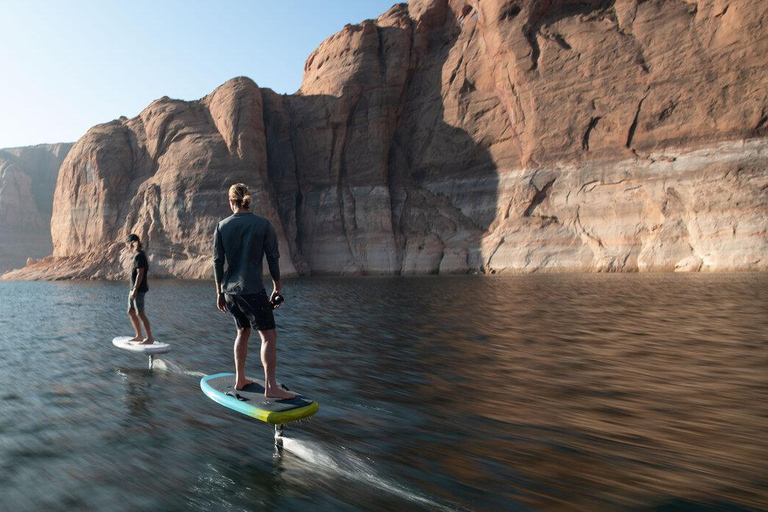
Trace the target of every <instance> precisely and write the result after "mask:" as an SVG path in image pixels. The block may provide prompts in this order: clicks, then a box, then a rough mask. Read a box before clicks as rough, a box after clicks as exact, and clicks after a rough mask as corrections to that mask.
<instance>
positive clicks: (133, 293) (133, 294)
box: [131, 289, 139, 300]
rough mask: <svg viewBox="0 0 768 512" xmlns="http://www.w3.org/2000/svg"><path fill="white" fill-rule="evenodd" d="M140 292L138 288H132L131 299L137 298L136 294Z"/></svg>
mask: <svg viewBox="0 0 768 512" xmlns="http://www.w3.org/2000/svg"><path fill="white" fill-rule="evenodd" d="M138 294H139V291H138V290H136V289H133V290H131V300H136V295H138Z"/></svg>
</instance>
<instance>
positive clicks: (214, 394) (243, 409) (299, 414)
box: [200, 373, 320, 425]
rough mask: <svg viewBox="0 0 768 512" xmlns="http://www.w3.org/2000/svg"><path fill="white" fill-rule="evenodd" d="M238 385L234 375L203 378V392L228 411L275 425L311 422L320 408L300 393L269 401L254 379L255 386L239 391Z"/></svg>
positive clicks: (216, 375)
mask: <svg viewBox="0 0 768 512" xmlns="http://www.w3.org/2000/svg"><path fill="white" fill-rule="evenodd" d="M234 383H235V374H234V373H217V374H215V375H207V376H205V377H203V378H202V379H201V380H200V389H202V390H203V393H205V395H206V396H207V397H208V398H210V399H211V400H213V401H214V402H216V403H218V404H221V405H223V406H224V407H228V408H230V409H232V410H234V411H237V412H239V413H241V414H245V415H246V416H250V417H251V418H255V419H257V420H261V421H265V422H267V423H271V424H273V425H277V424H282V423H289V422H291V421H297V420H301V419H304V418H308V417H310V416H312V415H313V414H315V413H316V412H317V410H318V409H319V408H320V406H319V405H318V403H317V402H315V401H314V400H311V399H309V398H307V397H305V396H302V395H300V394H299V393H296V397H295V398H291V399H279V398H266V397H265V396H264V384H263V382H262V381H258V380H255V379H253V384H249V385H248V386H246V387H245V388H243V389H242V390H237V391H236V390H235V389H234V387H233V385H234ZM293 392H294V393H295V391H293Z"/></svg>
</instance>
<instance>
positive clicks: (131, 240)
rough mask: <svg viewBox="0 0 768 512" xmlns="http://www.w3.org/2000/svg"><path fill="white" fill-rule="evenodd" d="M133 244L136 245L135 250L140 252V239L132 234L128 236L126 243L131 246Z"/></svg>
mask: <svg viewBox="0 0 768 512" xmlns="http://www.w3.org/2000/svg"><path fill="white" fill-rule="evenodd" d="M134 242H135V243H136V248H137V249H139V250H141V249H142V244H141V239H140V238H139V235H134V234H133V233H131V234H130V235H128V243H130V244H133V243H134Z"/></svg>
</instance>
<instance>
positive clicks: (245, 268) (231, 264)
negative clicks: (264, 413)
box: [213, 183, 296, 399]
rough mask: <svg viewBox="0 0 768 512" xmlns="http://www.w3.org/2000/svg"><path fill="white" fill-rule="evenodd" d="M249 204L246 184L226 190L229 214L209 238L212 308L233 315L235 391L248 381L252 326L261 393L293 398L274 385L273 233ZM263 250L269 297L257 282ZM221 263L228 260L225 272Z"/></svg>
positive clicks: (277, 289)
mask: <svg viewBox="0 0 768 512" xmlns="http://www.w3.org/2000/svg"><path fill="white" fill-rule="evenodd" d="M250 206H251V196H250V194H249V193H248V188H247V187H246V186H245V185H243V184H242V183H237V184H235V185H232V186H231V187H230V188H229V208H230V209H231V210H232V215H230V216H229V217H227V218H226V219H224V220H222V221H221V222H219V223H218V224H217V225H216V232H215V233H214V237H213V263H214V277H215V279H216V307H218V308H219V310H220V311H221V312H222V313H226V312H227V309H229V312H230V313H232V316H233V317H234V318H235V326H236V327H237V337H236V338H235V350H234V352H235V383H234V385H235V389H237V390H240V389H243V388H244V387H245V386H247V385H249V384H252V383H253V381H252V380H250V379H247V378H246V377H245V358H246V356H247V355H248V338H249V337H250V335H251V328H252V327H255V328H256V329H257V330H258V331H259V336H260V337H261V364H262V366H264V396H266V397H267V398H278V399H288V398H293V397H294V396H296V395H294V394H293V393H291V392H288V391H285V390H284V389H282V388H281V387H280V386H278V385H277V380H276V377H275V367H276V366H277V331H276V330H275V317H274V315H273V314H272V310H273V309H274V308H277V307H279V302H278V300H275V297H277V296H279V295H280V267H279V265H278V258H279V257H280V253H279V252H278V250H277V234H276V233H275V229H274V228H273V227H272V224H270V223H269V221H268V220H267V219H265V218H264V217H259V216H258V215H254V214H253V213H251V211H250ZM265 254H266V256H267V264H268V265H269V273H270V275H271V276H272V284H273V285H274V289H273V291H272V294H271V295H270V296H269V298H268V297H267V292H266V290H265V289H264V283H263V282H262V280H261V273H262V262H263V261H264V255H265ZM224 262H226V263H227V270H226V272H225V271H224Z"/></svg>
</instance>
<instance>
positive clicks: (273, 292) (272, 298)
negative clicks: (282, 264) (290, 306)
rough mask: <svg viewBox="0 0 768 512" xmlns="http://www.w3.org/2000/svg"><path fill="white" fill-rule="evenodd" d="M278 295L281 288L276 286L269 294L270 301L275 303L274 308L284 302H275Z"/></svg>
mask: <svg viewBox="0 0 768 512" xmlns="http://www.w3.org/2000/svg"><path fill="white" fill-rule="evenodd" d="M276 295H280V289H279V288H275V289H274V290H272V295H270V296H269V302H270V303H271V304H272V305H273V308H274V309H277V308H279V307H280V306H281V305H282V304H277V305H275V303H274V302H273V301H274V300H275V296H276Z"/></svg>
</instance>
